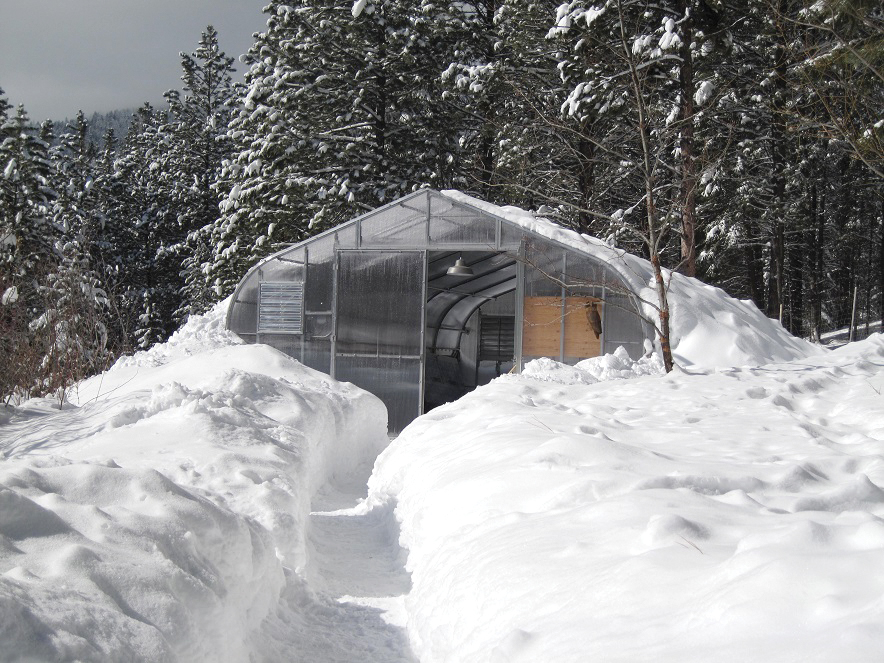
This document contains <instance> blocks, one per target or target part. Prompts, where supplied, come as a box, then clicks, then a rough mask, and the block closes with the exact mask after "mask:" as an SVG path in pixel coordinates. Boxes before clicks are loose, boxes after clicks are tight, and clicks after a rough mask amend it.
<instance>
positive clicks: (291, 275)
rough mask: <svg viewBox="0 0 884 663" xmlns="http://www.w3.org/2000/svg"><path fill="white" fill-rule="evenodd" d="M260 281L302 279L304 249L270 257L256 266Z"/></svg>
mask: <svg viewBox="0 0 884 663" xmlns="http://www.w3.org/2000/svg"><path fill="white" fill-rule="evenodd" d="M258 273H259V275H260V278H261V280H262V281H275V282H284V281H303V280H304V249H297V250H295V251H290V252H287V253H283V254H280V255H277V256H274V257H273V258H270V259H269V260H267V261H266V262H264V263H263V264H262V265H261V266H260V267H258Z"/></svg>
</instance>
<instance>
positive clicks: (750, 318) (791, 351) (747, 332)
mask: <svg viewBox="0 0 884 663" xmlns="http://www.w3.org/2000/svg"><path fill="white" fill-rule="evenodd" d="M442 193H443V194H444V195H446V196H448V197H449V198H452V199H454V200H458V201H460V202H462V203H466V204H468V205H472V206H473V207H477V208H479V209H483V210H485V211H487V212H489V213H490V214H494V215H496V216H500V217H503V218H505V219H507V220H509V221H511V222H513V223H516V224H518V225H520V226H522V227H523V228H525V229H527V230H530V231H532V232H535V233H538V234H539V235H542V236H544V237H548V238H550V239H552V240H554V241H556V242H559V243H560V244H564V245H565V246H569V247H573V248H574V249H576V250H577V251H582V252H584V253H589V254H591V255H593V256H596V257H597V258H598V259H600V260H602V261H603V262H606V263H607V264H608V265H609V266H610V267H611V269H613V270H614V272H615V273H617V274H618V275H619V276H620V278H622V279H623V281H624V282H625V283H627V284H628V285H629V286H630V288H632V290H633V291H634V292H635V293H636V294H637V295H638V296H639V298H640V299H641V300H642V301H643V302H644V303H643V304H642V309H643V314H644V316H645V317H646V318H647V319H648V320H651V321H653V322H654V323H655V324H658V323H659V318H658V314H657V311H656V309H655V308H654V305H655V304H656V303H657V294H656V291H655V287H654V274H653V271H652V269H651V264H650V263H649V262H648V261H647V260H643V259H641V258H638V257H637V256H633V255H630V254H629V253H627V252H625V251H623V250H621V249H617V248H614V247H612V246H609V245H608V244H606V243H605V242H603V241H601V240H599V239H597V238H595V237H591V236H590V235H581V234H579V233H576V232H574V231H573V230H568V229H566V228H562V227H561V226H558V225H556V224H555V223H552V222H551V221H549V220H547V219H545V218H543V217H539V216H536V215H535V214H534V213H532V212H529V211H526V210H523V209H520V208H518V207H499V206H497V205H494V204H492V203H488V202H486V201H484V200H480V199H478V198H473V197H472V196H468V195H467V194H465V193H461V192H460V191H443V192H442ZM664 276H665V279H666V283H667V286H668V293H669V294H668V297H669V307H670V322H671V329H670V343H671V345H672V352H673V357H674V359H675V361H676V363H678V364H679V365H681V366H686V367H690V366H696V367H706V368H715V367H725V366H761V365H764V364H769V363H772V362H780V361H792V360H794V359H801V358H806V357H811V356H814V355H818V354H820V353H821V352H822V351H821V349H820V348H819V347H817V346H815V345H813V344H811V343H808V342H807V341H805V340H803V339H800V338H795V337H794V336H792V335H791V334H790V333H789V332H787V331H786V330H785V329H784V328H783V326H782V325H781V324H780V323H779V322H778V321H776V320H772V319H770V318H768V317H767V316H766V315H764V313H762V312H761V311H760V310H758V307H757V306H755V304H753V303H752V302H751V301H748V300H737V299H734V298H733V297H731V296H730V295H728V294H727V293H725V292H724V291H723V290H721V289H720V288H715V287H713V286H710V285H706V284H705V283H703V282H702V281H698V280H697V279H693V278H689V277H686V276H683V275H682V274H677V273H673V272H670V271H669V270H664Z"/></svg>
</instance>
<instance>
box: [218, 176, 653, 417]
mask: <svg viewBox="0 0 884 663" xmlns="http://www.w3.org/2000/svg"><path fill="white" fill-rule="evenodd" d="M465 199H466V200H465ZM468 200H469V199H468V197H467V196H464V195H463V194H459V195H457V196H456V197H453V196H452V195H450V194H448V193H447V192H439V191H434V190H431V189H422V190H420V191H417V192H415V193H413V194H410V195H408V196H405V197H404V198H401V199H399V200H396V201H394V202H392V203H390V204H388V205H386V206H384V207H381V208H379V209H377V210H374V211H372V212H369V213H367V214H364V215H362V216H360V217H358V218H355V219H353V220H351V221H348V222H346V223H344V224H342V225H340V226H337V227H335V228H333V229H331V230H329V231H326V232H324V233H322V234H320V235H317V236H315V237H312V238H310V239H308V240H306V241H304V242H301V243H299V244H296V245H293V246H291V247H288V248H286V249H284V250H282V251H279V252H278V253H276V254H274V255H271V256H269V257H267V258H265V259H264V260H262V261H261V262H259V263H258V264H256V265H255V266H254V267H253V268H252V269H251V270H249V272H248V273H247V274H246V275H245V277H244V278H243V279H242V281H241V282H240V283H239V285H238V286H237V289H236V291H235V292H234V295H233V298H232V300H231V303H230V309H229V311H228V315H227V327H228V329H230V330H231V331H233V332H235V333H236V334H238V335H239V336H240V337H241V338H242V339H243V340H245V341H246V342H252V343H266V344H268V345H271V346H273V347H275V348H277V349H278V350H280V351H282V352H284V353H285V354H287V355H289V356H291V357H293V358H295V359H297V360H298V361H300V362H302V363H303V364H305V365H307V366H309V367H311V368H314V369H316V370H318V371H322V372H323V373H327V374H328V375H330V376H332V377H334V378H335V379H337V380H340V381H343V382H352V383H354V384H356V385H357V386H359V387H362V388H363V389H366V390H367V391H370V392H372V393H373V394H375V395H376V396H378V397H379V398H380V399H381V400H382V401H383V402H384V403H385V405H386V406H387V411H388V417H389V419H388V422H389V424H388V425H389V432H390V434H396V433H398V432H399V431H401V430H402V429H403V428H404V427H405V426H406V425H408V423H410V422H411V421H412V420H414V419H415V418H416V417H418V416H419V415H421V414H423V413H425V412H428V411H429V410H431V409H433V408H434V407H437V406H439V405H442V404H444V403H447V402H450V401H453V400H455V399H457V398H459V397H461V396H463V395H464V394H466V393H468V392H470V391H471V390H473V389H475V388H476V387H477V386H480V385H483V384H487V383H488V382H490V381H491V380H493V379H494V378H495V377H497V376H500V375H503V374H505V373H509V372H518V371H520V370H521V368H522V366H523V364H524V363H525V362H527V361H530V360H532V359H537V358H540V357H549V358H552V359H556V360H558V361H561V362H564V363H567V364H575V363H577V362H578V361H580V360H582V359H586V358H590V357H596V356H599V355H601V354H605V353H610V352H613V351H614V350H615V349H616V348H617V347H618V346H623V347H624V348H625V349H626V351H627V352H628V353H629V354H630V356H631V357H633V358H638V357H639V356H640V355H641V354H643V352H644V343H645V340H646V339H649V338H652V327H651V326H650V325H649V324H648V323H647V322H646V321H644V320H643V319H642V318H641V316H640V315H639V313H638V312H639V310H640V308H639V307H638V306H637V300H636V298H635V295H634V293H632V292H630V290H629V289H628V288H627V287H626V285H625V283H624V280H623V279H622V278H621V277H620V276H619V275H618V274H617V270H616V269H615V268H614V267H612V266H611V265H610V264H607V263H606V262H605V261H604V259H602V258H599V257H598V256H595V255H593V254H592V253H590V252H583V251H579V250H576V249H575V248H573V247H569V246H567V245H565V244H559V243H558V242H556V241H554V240H551V239H548V238H546V237H543V236H541V235H539V234H537V233H535V232H532V231H531V230H530V229H528V228H526V227H523V226H522V225H520V224H519V223H518V222H516V221H513V220H512V219H508V218H504V215H500V216H498V215H495V214H493V213H490V212H489V211H487V208H488V206H487V205H482V208H480V207H479V206H478V205H471V204H470V203H469V202H468ZM478 202H479V201H477V203H478Z"/></svg>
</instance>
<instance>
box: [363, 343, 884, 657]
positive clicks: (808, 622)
mask: <svg viewBox="0 0 884 663" xmlns="http://www.w3.org/2000/svg"><path fill="white" fill-rule="evenodd" d="M648 361H650V360H648ZM658 368H659V367H658ZM654 372H655V371H654V366H653V365H651V364H648V363H645V364H630V360H629V359H628V357H625V356H620V357H603V358H599V359H597V360H589V361H588V362H587V363H585V364H584V365H583V366H578V367H570V366H561V365H557V363H556V362H551V361H549V360H546V361H544V362H538V363H532V364H529V365H528V366H527V367H526V370H525V372H524V374H523V375H521V376H503V377H501V378H498V379H497V380H495V381H494V382H492V383H491V384H490V385H487V386H485V387H482V388H479V389H478V390H476V391H475V392H473V393H471V394H469V395H467V396H465V397H464V398H462V399H460V400H459V401H457V402H455V403H451V404H448V405H445V406H443V407H440V408H438V409H436V410H433V411H432V412H430V413H429V414H427V415H425V416H423V417H421V418H420V419H418V420H416V421H415V422H414V423H413V424H412V425H411V426H409V427H408V428H407V429H406V430H405V431H404V432H403V433H402V434H401V435H400V437H399V438H398V439H396V440H395V441H394V442H393V443H392V444H391V445H390V446H389V447H388V448H387V449H386V451H384V452H383V453H382V454H381V456H380V458H379V459H378V462H377V464H376V466H375V472H374V474H373V476H372V478H371V480H370V494H369V498H368V500H367V501H366V503H365V505H364V506H363V508H364V509H366V510H368V511H370V510H372V509H375V508H379V507H380V506H381V505H387V506H388V507H389V506H390V505H394V506H395V513H396V516H397V518H398V519H399V521H400V523H401V543H402V545H403V546H404V547H405V548H406V549H407V550H408V551H409V552H408V562H407V569H408V571H410V572H411V574H412V582H413V587H412V590H411V592H410V594H409V595H408V597H407V600H406V608H407V611H408V631H409V637H410V639H411V642H412V645H413V649H414V651H415V654H416V655H417V656H418V657H419V658H420V660H421V661H422V662H423V663H436V662H442V661H446V662H449V661H458V663H472V662H476V663H478V662H482V663H496V662H498V661H507V662H510V663H516V662H518V661H525V662H526V663H527V662H532V663H533V662H536V661H574V662H577V661H607V662H610V661H624V662H627V661H629V662H631V661H671V662H673V663H676V662H677V663H689V662H692V661H695V662H697V663H707V662H708V661H713V660H714V661H734V662H743V661H766V662H768V663H771V662H785V661H819V662H821V663H822V662H826V663H833V662H838V661H844V662H845V663H847V662H853V661H874V660H878V659H879V658H880V656H881V652H882V651H884V629H882V628H881V624H882V623H884V600H882V596H884V575H882V574H881V573H880V572H878V571H877V570H878V569H882V568H884V490H882V486H884V455H882V449H884V396H882V393H884V337H882V336H880V335H878V336H876V337H874V338H873V339H871V340H869V341H866V342H863V343H857V344H854V345H853V346H852V347H848V348H845V349H844V350H839V351H836V352H834V353H832V354H829V355H825V356H820V357H814V358H812V359H809V360H804V361H798V362H793V363H790V364H781V365H776V366H767V367H763V368H727V369H721V370H718V371H710V372H695V373H687V372H674V373H671V374H669V375H668V376H664V375H661V374H657V375H654ZM630 373H631V374H632V375H633V376H634V379H629V380H623V379H613V380H612V379H611V378H623V377H628V376H629V375H630ZM600 379H601V380H605V381H604V382H599V380H600Z"/></svg>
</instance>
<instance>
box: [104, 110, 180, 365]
mask: <svg viewBox="0 0 884 663" xmlns="http://www.w3.org/2000/svg"><path fill="white" fill-rule="evenodd" d="M167 123H168V122H167V117H166V113H165V112H159V111H157V110H155V109H154V108H153V107H152V106H151V105H150V104H144V105H143V106H142V107H141V108H139V109H138V111H137V112H136V114H135V115H134V116H133V118H132V124H131V126H130V128H129V132H128V133H127V135H126V138H125V140H124V141H123V144H122V146H121V147H120V149H119V153H118V157H117V159H116V160H115V162H114V175H113V182H107V183H105V186H109V187H110V188H111V189H112V190H113V192H114V195H111V196H110V197H109V199H110V200H111V201H112V208H111V209H110V210H106V214H107V216H108V217H111V216H116V218H117V223H119V230H120V236H119V237H117V238H115V240H114V243H115V245H116V252H117V253H118V254H119V255H120V258H121V260H122V270H121V279H120V281H118V282H117V284H116V288H115V292H114V295H115V297H116V298H118V301H119V303H118V304H117V305H116V308H118V310H119V311H120V312H121V313H122V314H123V315H125V316H126V320H124V321H123V323H122V327H123V328H125V329H129V330H132V331H131V332H130V333H131V335H132V338H131V341H132V343H133V345H135V346H137V347H140V348H147V347H150V346H151V345H152V344H153V343H156V342H158V341H163V340H165V339H166V338H168V337H169V336H170V335H171V333H172V332H173V331H174V330H175V323H174V312H175V311H176V310H177V309H178V307H179V303H180V302H179V297H180V295H179V294H178V290H179V285H178V284H179V274H180V271H181V268H180V264H178V263H177V262H176V260H175V256H174V254H173V253H172V252H171V251H170V248H171V247H172V246H174V245H175V243H176V241H177V240H178V238H179V232H178V224H177V220H176V218H175V216H174V214H173V212H172V210H171V202H170V201H171V195H170V194H169V190H168V180H167V178H165V177H164V174H163V172H162V164H161V161H162V158H163V155H164V154H165V152H166V150H168V148H169V145H170V143H171V140H170V138H169V136H168V134H167V133H165V132H164V130H163V128H164V127H165V126H166V125H167ZM112 292H113V291H112Z"/></svg>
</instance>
